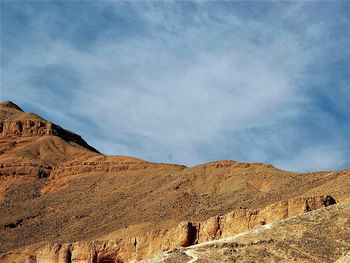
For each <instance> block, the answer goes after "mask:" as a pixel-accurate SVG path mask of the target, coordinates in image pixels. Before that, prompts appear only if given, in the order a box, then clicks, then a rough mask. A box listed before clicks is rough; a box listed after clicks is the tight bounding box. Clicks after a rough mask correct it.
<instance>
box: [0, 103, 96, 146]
mask: <svg viewBox="0 0 350 263" xmlns="http://www.w3.org/2000/svg"><path fill="white" fill-rule="evenodd" d="M44 135H53V136H58V137H60V138H62V139H63V140H65V141H68V142H73V143H76V144H78V145H80V146H82V147H84V148H87V149H89V150H91V151H94V152H97V150H96V149H94V148H93V147H91V146H90V145H88V144H87V142H86V141H84V140H83V139H82V138H81V137H80V136H79V135H77V134H75V133H73V132H70V131H67V130H65V129H63V128H61V127H60V126H58V125H56V124H53V123H52V122H49V121H46V120H45V119H43V118H41V117H39V116H38V115H36V114H33V113H26V112H23V110H22V109H21V108H20V107H18V106H17V105H16V104H14V103H13V102H10V101H7V102H3V103H1V104H0V136H4V137H11V136H17V137H18V136H21V137H35V136H44Z"/></svg>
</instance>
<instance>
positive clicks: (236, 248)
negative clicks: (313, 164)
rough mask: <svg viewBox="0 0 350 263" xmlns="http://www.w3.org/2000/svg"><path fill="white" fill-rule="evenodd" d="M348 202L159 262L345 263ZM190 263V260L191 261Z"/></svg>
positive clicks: (349, 243) (349, 239)
mask: <svg viewBox="0 0 350 263" xmlns="http://www.w3.org/2000/svg"><path fill="white" fill-rule="evenodd" d="M349 251H350V204H349V202H347V203H344V204H340V205H333V206H330V207H327V208H324V209H318V210H315V211H312V212H309V213H306V214H303V215H300V216H296V217H293V218H290V219H287V220H282V221H277V222H275V223H273V224H268V225H263V226H260V227H257V228H254V229H251V230H248V231H246V232H243V233H241V234H238V235H233V236H232V237H229V238H224V239H220V240H215V241H208V242H205V243H202V244H199V245H195V246H193V247H188V248H176V249H173V250H170V251H167V252H165V253H161V254H159V255H157V256H154V257H152V258H150V259H148V260H144V261H142V262H144V263H150V262H152V263H161V262H179V263H182V262H314V263H318V262H326V263H327V262H337V263H345V262H349V255H350V254H349ZM191 260H192V261H191Z"/></svg>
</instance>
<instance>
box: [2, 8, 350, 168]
mask: <svg viewBox="0 0 350 263" xmlns="http://www.w3.org/2000/svg"><path fill="white" fill-rule="evenodd" d="M112 5H113V3H112ZM131 5H132V6H133V8H134V9H135V10H136V13H138V14H139V17H137V18H135V17H132V16H126V18H125V19H129V20H131V21H134V22H135V21H136V20H137V19H141V21H142V26H143V27H144V30H148V31H147V34H140V35H138V34H133V35H132V37H125V36H124V35H118V34H116V35H115V34H113V32H114V31H113V30H114V28H113V27H109V28H108V29H104V28H99V27H97V26H96V25H95V26H93V24H94V23H93V22H94V21H90V20H89V19H88V18H86V19H85V20H84V23H86V26H89V27H90V26H92V28H93V30H100V31H101V34H100V35H99V37H98V38H97V39H96V40H95V41H94V43H93V44H91V46H90V47H89V48H88V49H86V50H83V49H77V47H76V46H74V45H72V43H71V39H66V38H63V37H62V38H61V39H60V38H59V39H57V38H53V37H52V36H51V35H50V34H48V32H49V31H50V29H47V28H45V26H46V25H47V23H49V22H48V18H50V19H53V20H54V21H57V23H58V22H60V20H61V19H62V17H58V14H57V13H55V11H54V10H51V12H52V13H43V14H42V15H41V16H40V15H39V16H36V17H33V18H32V19H33V20H34V22H33V23H32V24H33V25H32V26H33V32H36V33H37V34H38V35H37V37H36V38H37V39H36V40H37V41H36V42H35V44H32V45H31V44H30V43H29V44H28V45H26V44H24V43H20V45H21V47H20V52H19V53H18V54H17V55H16V56H14V57H13V58H11V61H10V62H9V63H8V64H7V65H6V67H5V68H4V69H3V75H4V76H5V78H4V79H5V80H4V81H3V82H4V83H5V85H6V87H5V93H6V96H7V97H11V98H13V99H14V100H16V101H17V102H18V103H19V104H21V103H28V102H29V101H30V103H33V104H36V105H40V109H41V110H42V111H43V112H46V114H47V115H48V116H53V117H54V119H60V120H62V121H61V123H62V126H66V127H67V125H68V127H69V128H74V129H75V131H77V132H79V133H82V135H85V136H87V137H88V139H89V141H90V142H91V143H92V144H93V146H95V147H97V148H98V149H100V150H101V151H104V152H107V153H110V154H112V153H113V154H122V155H136V156H138V157H141V158H145V159H149V160H153V161H167V160H168V157H169V156H170V157H171V160H170V161H173V162H179V163H185V164H195V163H198V162H202V161H205V160H207V159H208V158H212V157H211V155H208V151H215V152H219V153H220V154H218V156H220V157H221V156H225V159H239V160H241V161H244V160H249V161H266V160H269V161H272V162H275V163H278V164H279V165H280V166H281V167H282V168H288V169H293V170H295V169H307V170H309V169H311V168H314V169H326V168H327V169H328V168H332V167H337V166H339V165H342V163H343V161H341V160H343V159H344V156H345V154H346V153H344V151H337V150H336V149H333V153H332V155H329V154H324V153H323V151H322V150H317V149H321V148H317V149H316V150H315V153H314V154H310V151H311V150H309V149H310V148H308V147H306V146H300V147H301V148H299V149H296V148H295V147H294V146H293V143H294V142H295V141H298V140H300V139H301V138H302V136H301V135H300V134H299V133H298V131H299V127H298V126H297V125H299V124H291V127H290V130H293V131H295V133H292V132H289V134H288V136H283V135H281V134H280V133H278V132H277V131H278V130H279V129H285V127H284V125H285V124H286V123H287V122H288V121H289V120H290V121H291V122H295V121H296V120H297V119H298V118H301V117H302V116H303V115H304V114H305V109H309V108H310V107H311V108H312V106H310V105H307V103H309V102H310V98H309V97H308V94H307V91H308V89H307V88H306V87H305V86H306V85H305V83H302V82H306V83H308V82H311V81H312V80H313V77H310V76H309V74H308V70H309V68H310V67H312V66H313V65H314V64H315V63H317V59H318V55H319V54H320V53H322V50H323V47H322V46H312V45H311V47H312V48H310V46H308V45H307V44H305V38H307V39H308V41H309V42H308V43H311V42H312V41H314V40H315V39H319V38H321V37H322V36H323V35H325V34H326V32H327V30H328V29H327V27H325V26H323V25H321V24H319V23H313V22H310V24H309V25H308V26H307V27H306V29H305V30H304V31H305V32H304V31H303V32H296V31H295V30H289V29H288V27H287V26H282V25H280V24H279V22H278V21H274V17H271V18H270V19H267V20H265V21H260V20H259V19H251V18H250V19H248V18H246V17H244V15H243V16H242V15H237V14H236V13H232V14H230V15H227V11H225V10H222V9H217V10H215V12H213V11H212V10H211V9H208V7H207V6H206V5H205V4H200V5H199V6H198V9H199V11H197V12H194V13H193V15H192V14H191V16H189V15H188V14H186V13H183V10H182V9H181V8H179V7H178V5H176V4H173V3H167V4H165V5H156V4H154V3H146V4H143V5H138V4H135V3H133V4H131ZM298 6H299V5H298ZM111 8H112V7H111ZM115 8H116V10H115V12H118V8H120V7H119V4H117V7H115ZM293 8H294V9H295V10H301V8H302V7H301V6H299V7H298V8H295V6H291V7H290V8H286V9H282V10H284V12H282V13H281V14H280V15H281V17H282V18H281V21H284V22H285V21H286V20H288V23H293V21H291V20H295V19H296V20H298V16H297V15H295V14H294V13H298V12H296V11H295V10H294V11H291V10H292V9H293ZM98 11H101V10H98ZM213 13H214V14H213ZM283 19H284V20H283ZM302 19H305V17H303V18H302ZM302 19H301V18H300V20H302ZM299 22H300V21H299V20H298V21H297V22H296V23H299ZM267 23H268V24H267ZM77 28H79V25H76V24H72V28H70V29H69V31H70V32H74V30H77ZM52 65H53V66H64V67H67V68H69V69H71V70H72V74H75V75H76V77H77V79H78V80H79V85H77V86H72V87H69V86H68V87H66V88H65V90H64V92H63V93H64V94H68V96H69V97H70V102H69V104H64V105H65V106H64V108H60V107H59V106H60V105H63V103H60V102H59V101H57V97H54V96H53V95H52V94H51V95H50V94H48V95H45V94H43V93H42V90H41V89H38V87H36V86H33V85H32V84H31V83H30V82H29V79H30V78H31V76H32V75H33V70H39V71H40V70H41V69H44V68H46V67H48V66H52ZM47 89H50V87H47ZM23 94H26V96H25V97H24V96H23ZM63 99H64V96H63ZM55 103H56V104H55ZM52 105H56V106H55V107H54V108H52ZM62 113H63V115H64V116H62ZM322 118H323V117H322ZM83 119H89V120H90V121H91V122H92V123H93V124H94V125H95V126H94V128H90V130H89V131H87V130H86V128H85V127H86V126H84V125H83V124H82V122H83ZM65 124H66V125H65ZM293 125H294V126H293ZM271 127H272V128H271ZM252 129H254V130H255V131H260V130H261V131H264V130H269V131H271V132H273V134H269V135H266V134H263V132H261V133H259V132H254V133H251V132H250V131H251V130H252ZM233 133H235V134H239V136H237V138H240V139H241V142H240V141H236V140H235V139H234V138H233V139H232V137H231V135H232V134H233ZM334 136H335V137H336V136H337V134H335V135H334ZM271 137H274V139H271ZM218 138H220V139H218ZM217 142H220V143H223V144H226V145H232V147H233V148H234V150H231V151H227V149H226V148H227V147H223V145H222V144H221V145H220V144H217ZM332 142H333V141H332V140H330V142H329V143H330V144H332ZM243 144H245V145H243ZM271 144H272V146H271ZM309 144H312V143H311V142H310V143H309ZM309 144H308V143H307V144H306V145H309ZM283 147H287V148H288V147H290V148H293V151H292V150H291V153H289V154H288V150H285V149H283ZM318 147H319V146H318ZM322 147H328V146H322ZM214 148H215V149H214ZM220 148H222V149H221V150H220ZM306 148H307V149H308V150H305V149H306ZM322 149H323V148H322ZM277 150H278V152H283V154H284V155H283V158H282V159H280V158H278V156H276V152H275V151H277ZM226 151H227V152H226ZM270 151H271V152H270ZM298 151H299V152H301V154H300V153H299V155H300V156H301V157H300V158H299V157H298V158H295V157H293V158H290V155H291V154H294V153H295V152H298ZM232 153H233V154H235V155H232V156H231V155H230V154H232ZM208 156H210V157H208ZM306 156H308V158H306ZM334 156H336V157H337V158H335V157H334ZM322 158H323V159H322ZM303 160H308V161H307V162H303ZM320 160H324V161H320ZM293 167H294V168H293Z"/></svg>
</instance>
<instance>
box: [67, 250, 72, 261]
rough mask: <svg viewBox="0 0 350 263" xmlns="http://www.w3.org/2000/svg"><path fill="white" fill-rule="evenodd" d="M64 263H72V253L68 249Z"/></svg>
mask: <svg viewBox="0 0 350 263" xmlns="http://www.w3.org/2000/svg"><path fill="white" fill-rule="evenodd" d="M66 263H72V251H71V250H70V249H68V250H67V254H66Z"/></svg>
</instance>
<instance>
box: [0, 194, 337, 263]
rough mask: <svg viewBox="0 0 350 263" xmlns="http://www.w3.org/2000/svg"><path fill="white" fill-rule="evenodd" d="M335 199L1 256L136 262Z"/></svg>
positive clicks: (43, 262) (57, 262)
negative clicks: (134, 234)
mask: <svg viewBox="0 0 350 263" xmlns="http://www.w3.org/2000/svg"><path fill="white" fill-rule="evenodd" d="M335 203H336V202H335V200H334V199H333V198H332V197H331V196H314V197H298V198H295V199H290V200H288V201H283V202H278V203H275V204H272V205H270V206H268V207H266V208H264V209H261V210H249V209H245V208H240V209H237V210H235V211H232V212H230V213H228V214H225V215H223V216H217V217H211V218H209V219H207V220H205V221H203V222H197V223H192V222H181V223H180V224H179V225H178V226H177V227H174V228H170V229H163V230H155V231H152V232H147V233H144V234H143V235H141V236H135V237H129V238H126V239H118V238H116V239H114V240H106V241H103V240H101V241H80V242H75V243H64V244H46V245H44V246H39V247H38V248H32V249H28V248H27V249H26V250H22V251H17V252H13V253H8V254H4V255H2V256H0V260H1V262H12V261H15V262H26V263H34V262H35V263H107V262H134V261H137V260H141V259H144V258H147V257H149V256H151V255H153V254H155V253H157V252H160V251H165V250H169V249H172V248H175V247H177V246H182V247H187V246H190V245H193V244H198V243H203V242H206V241H209V240H214V239H220V238H222V237H227V236H231V235H234V234H237V233H240V232H244V231H247V230H249V229H252V228H254V227H256V226H260V225H264V224H269V223H273V222H276V221H279V220H282V219H286V218H289V217H292V216H296V215H300V214H303V213H306V212H308V211H312V210H315V209H319V208H322V207H326V206H329V205H332V204H335Z"/></svg>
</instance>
